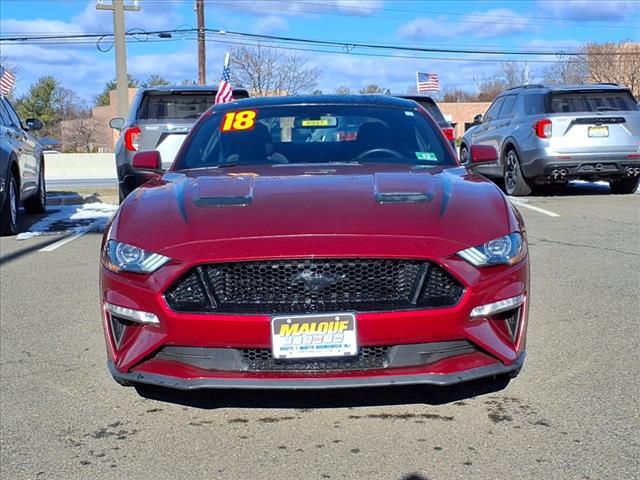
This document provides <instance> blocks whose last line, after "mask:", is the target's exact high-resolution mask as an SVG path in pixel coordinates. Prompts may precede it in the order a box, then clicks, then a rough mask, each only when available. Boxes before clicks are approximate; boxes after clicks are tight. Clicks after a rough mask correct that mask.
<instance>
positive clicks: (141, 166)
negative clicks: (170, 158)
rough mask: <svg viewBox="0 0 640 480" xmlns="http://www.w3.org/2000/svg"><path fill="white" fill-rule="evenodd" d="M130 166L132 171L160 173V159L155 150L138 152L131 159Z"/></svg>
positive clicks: (158, 153)
mask: <svg viewBox="0 0 640 480" xmlns="http://www.w3.org/2000/svg"><path fill="white" fill-rule="evenodd" d="M131 166H132V167H133V169H134V170H145V171H147V172H154V173H160V172H162V158H161V157H160V152H158V151H157V150H147V151H144V152H138V153H136V154H135V156H134V157H133V162H131Z"/></svg>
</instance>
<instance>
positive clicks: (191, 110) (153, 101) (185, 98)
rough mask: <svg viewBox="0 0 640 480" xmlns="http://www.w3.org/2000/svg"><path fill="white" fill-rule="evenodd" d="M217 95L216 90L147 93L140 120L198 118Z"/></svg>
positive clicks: (140, 109)
mask: <svg viewBox="0 0 640 480" xmlns="http://www.w3.org/2000/svg"><path fill="white" fill-rule="evenodd" d="M234 95H236V97H237V98H239V96H238V95H237V94H236V93H235V92H234ZM215 97H216V94H215V92H202V93H192V92H189V93H161V94H159V93H150V94H146V95H145V96H144V97H143V98H142V102H141V103H140V108H138V120H196V119H198V118H200V115H202V114H203V113H204V112H206V111H207V109H208V108H209V107H211V106H212V105H213V103H214V101H215ZM245 97H246V95H244V96H242V98H245Z"/></svg>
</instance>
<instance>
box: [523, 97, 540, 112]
mask: <svg viewBox="0 0 640 480" xmlns="http://www.w3.org/2000/svg"><path fill="white" fill-rule="evenodd" d="M545 100H546V95H545V94H544V93H529V94H526V95H525V96H524V100H523V103H524V114H525V115H541V114H543V113H545V111H546V108H545Z"/></svg>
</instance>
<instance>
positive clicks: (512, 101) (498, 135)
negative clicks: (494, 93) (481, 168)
mask: <svg viewBox="0 0 640 480" xmlns="http://www.w3.org/2000/svg"><path fill="white" fill-rule="evenodd" d="M503 98H504V101H503V102H502V106H501V107H500V111H499V112H498V118H497V119H496V120H494V122H493V124H494V129H493V133H492V134H491V143H490V145H493V146H494V147H495V148H496V151H497V152H498V153H500V152H502V148H503V146H504V142H505V140H506V139H507V138H508V137H509V135H511V132H512V128H513V126H512V122H513V116H514V113H515V106H516V100H517V99H518V95H517V94H516V95H506V96H504V97H503ZM502 170H503V167H502V157H501V156H500V155H499V156H498V163H497V164H496V168H495V170H494V171H492V174H494V175H502Z"/></svg>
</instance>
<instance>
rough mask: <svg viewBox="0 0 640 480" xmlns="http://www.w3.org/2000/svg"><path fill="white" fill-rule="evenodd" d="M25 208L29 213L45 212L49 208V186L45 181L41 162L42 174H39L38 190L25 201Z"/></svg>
mask: <svg viewBox="0 0 640 480" xmlns="http://www.w3.org/2000/svg"><path fill="white" fill-rule="evenodd" d="M24 209H25V211H26V212H27V213H44V212H45V211H46V209H47V187H46V184H45V182H44V164H43V163H41V164H40V175H38V191H37V192H36V194H35V195H34V196H32V197H31V198H29V199H28V200H25V201H24Z"/></svg>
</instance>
